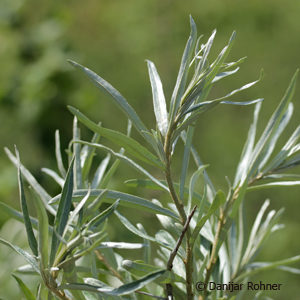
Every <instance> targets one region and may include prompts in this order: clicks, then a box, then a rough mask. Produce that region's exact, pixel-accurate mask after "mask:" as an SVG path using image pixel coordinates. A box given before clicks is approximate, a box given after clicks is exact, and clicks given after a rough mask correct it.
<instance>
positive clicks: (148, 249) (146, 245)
mask: <svg viewBox="0 0 300 300" xmlns="http://www.w3.org/2000/svg"><path fill="white" fill-rule="evenodd" d="M160 216H161V215H160ZM166 218H167V217H166ZM136 226H137V228H138V229H139V230H141V231H142V232H143V233H144V234H146V235H148V234H147V231H146V230H145V228H144V226H143V225H142V224H140V223H138V224H137V225H136ZM143 245H144V249H143V259H144V262H145V263H146V264H149V263H150V260H151V244H150V241H149V240H147V239H144V244H143Z"/></svg>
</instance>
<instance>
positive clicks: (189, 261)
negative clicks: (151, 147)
mask: <svg viewBox="0 0 300 300" xmlns="http://www.w3.org/2000/svg"><path fill="white" fill-rule="evenodd" d="M176 127H177V122H174V123H173V124H172V126H170V127H169V130H168V132H167V135H166V137H165V142H164V151H165V155H166V166H165V177H166V181H167V183H168V187H169V191H170V195H171V197H172V200H173V202H174V204H175V206H176V208H177V211H178V213H179V215H180V217H181V223H182V225H183V226H184V227H185V225H186V222H187V216H186V213H185V210H184V206H183V203H182V201H181V199H179V198H178V196H177V194H176V192H175V188H174V184H173V179H172V175H171V152H172V151H171V150H172V143H171V140H172V135H173V133H174V130H175V129H176ZM191 218H192V216H191V217H190V219H191ZM189 222H190V220H189V221H188V223H187V226H186V229H185V231H184V233H183V235H182V238H183V236H184V234H185V233H186V235H187V239H186V259H185V261H184V263H185V273H186V292H187V300H192V299H193V287H192V275H193V253H192V249H191V245H190V235H191V234H190V229H189V226H188V225H189ZM181 242H182V240H181V241H180V242H179V245H178V248H179V246H180V244H181ZM177 251H178V249H177V250H176V251H175V252H174V253H173V252H172V253H171V255H172V258H170V259H169V262H168V267H170V266H172V262H173V260H174V258H175V256H176V254H177ZM173 255H174V257H173ZM171 268H172V267H171ZM166 291H167V297H168V300H173V290H172V285H171V284H170V283H168V284H166Z"/></svg>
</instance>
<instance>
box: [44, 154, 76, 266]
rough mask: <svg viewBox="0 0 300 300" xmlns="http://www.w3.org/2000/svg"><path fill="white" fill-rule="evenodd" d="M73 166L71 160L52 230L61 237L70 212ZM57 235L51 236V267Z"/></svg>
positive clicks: (57, 243) (57, 242) (56, 246)
mask: <svg viewBox="0 0 300 300" xmlns="http://www.w3.org/2000/svg"><path fill="white" fill-rule="evenodd" d="M73 166H74V158H73V159H72V161H71V163H70V166H69V169H68V172H67V176H66V180H65V184H64V186H63V189H62V193H61V197H60V200H59V203H58V209H57V214H56V216H55V219H54V230H55V232H56V233H57V234H58V235H59V236H62V234H63V232H64V230H65V227H66V225H67V222H68V218H69V213H70V210H71V205H72V194H73V187H74V170H73ZM57 234H55V233H54V234H53V235H52V243H51V254H50V264H51V265H52V263H53V262H54V258H55V255H56V251H57V248H58V245H59V241H58V238H57Z"/></svg>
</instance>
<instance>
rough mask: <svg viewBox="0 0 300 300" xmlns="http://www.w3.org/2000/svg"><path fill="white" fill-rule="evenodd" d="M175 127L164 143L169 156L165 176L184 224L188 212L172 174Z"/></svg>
mask: <svg viewBox="0 0 300 300" xmlns="http://www.w3.org/2000/svg"><path fill="white" fill-rule="evenodd" d="M174 128H176V124H174V125H173V126H171V127H170V129H169V131H168V132H167V135H166V138H165V143H164V151H165V154H166V158H167V161H166V168H165V177H166V180H167V183H168V187H169V190H170V194H171V197H172V200H173V202H174V204H175V206H176V208H177V210H178V213H179V215H180V217H181V222H182V224H185V221H186V213H185V211H184V207H183V203H182V202H181V200H180V199H179V198H178V197H177V194H176V192H175V188H174V184H173V180H172V175H171V147H172V144H171V138H172V134H173V130H174Z"/></svg>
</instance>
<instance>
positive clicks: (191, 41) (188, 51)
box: [169, 17, 197, 124]
mask: <svg viewBox="0 0 300 300" xmlns="http://www.w3.org/2000/svg"><path fill="white" fill-rule="evenodd" d="M190 24H191V33H190V36H189V38H188V41H187V43H186V46H185V49H184V52H183V55H182V59H181V64H180V68H179V72H178V76H177V80H176V84H175V87H174V90H173V94H172V98H171V104H170V116H169V117H170V118H169V123H170V124H172V123H173V121H174V119H175V116H176V114H177V110H178V108H179V104H180V101H181V98H182V96H183V94H184V90H185V86H186V81H187V77H188V72H189V65H190V62H191V59H192V54H193V51H194V47H195V44H196V41H197V28H196V24H195V22H194V20H193V18H192V17H190Z"/></svg>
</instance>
